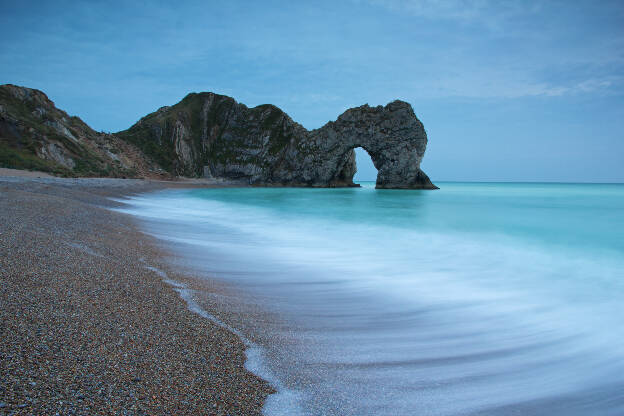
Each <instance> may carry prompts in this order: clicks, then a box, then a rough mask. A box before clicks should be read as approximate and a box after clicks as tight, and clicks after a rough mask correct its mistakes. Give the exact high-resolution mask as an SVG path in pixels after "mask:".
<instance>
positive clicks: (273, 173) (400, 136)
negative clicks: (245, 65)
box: [117, 93, 436, 189]
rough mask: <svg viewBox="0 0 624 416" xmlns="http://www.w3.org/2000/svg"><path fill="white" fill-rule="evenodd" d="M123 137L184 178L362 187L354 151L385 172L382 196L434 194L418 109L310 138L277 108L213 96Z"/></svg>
mask: <svg viewBox="0 0 624 416" xmlns="http://www.w3.org/2000/svg"><path fill="white" fill-rule="evenodd" d="M117 135H118V136H119V137H120V138H122V139H124V140H127V141H128V142H130V143H133V144H135V145H136V146H137V147H139V148H141V149H142V150H143V151H144V152H145V153H146V154H148V155H150V156H151V157H152V158H154V160H156V161H157V162H158V163H160V164H161V166H163V168H165V169H166V170H169V171H171V172H172V173H174V174H176V175H182V176H213V177H218V178H227V179H239V180H243V181H245V182H248V183H250V184H252V185H265V186H313V187H339V186H355V184H354V183H353V175H354V174H355V172H356V164H355V153H354V148H356V147H362V148H364V149H365V150H366V151H367V152H368V153H369V154H370V156H371V159H372V160H373V164H374V165H375V167H376V168H377V170H378V176H377V187H378V188H403V189H435V188H436V187H435V185H433V184H432V183H431V181H430V180H429V178H428V177H427V175H426V174H425V173H424V172H423V171H422V170H421V169H420V162H421V160H422V158H423V156H424V154H425V149H426V146H427V134H426V132H425V129H424V127H423V125H422V123H421V122H420V121H419V120H418V118H417V117H416V115H415V114H414V111H413V110H412V107H411V106H410V105H409V104H408V103H406V102H402V101H394V102H392V103H390V104H388V105H386V106H385V107H382V106H378V107H369V106H368V105H364V106H361V107H357V108H352V109H350V110H347V111H346V112H345V113H343V114H342V115H341V116H340V117H338V119H337V120H336V121H333V122H329V123H327V124H326V125H325V126H323V127H321V128H320V129H316V130H311V131H308V130H306V129H305V128H304V127H303V126H301V125H300V124H298V123H296V122H294V121H293V120H292V119H291V118H290V117H289V116H288V115H287V114H286V113H284V112H283V111H282V110H280V109H279V108H277V107H275V106H273V105H261V106H258V107H254V108H248V107H247V106H245V105H243V104H240V103H237V102H236V101H235V100H234V99H232V98H230V97H227V96H223V95H218V94H213V93H200V94H189V95H188V96H186V97H185V98H184V99H183V100H182V101H181V102H180V103H178V104H176V105H174V106H171V107H162V108H161V109H159V110H158V111H156V112H155V113H152V114H150V115H148V116H146V117H144V118H142V119H141V120H139V122H137V123H136V124H135V125H134V126H132V127H131V128H130V129H128V130H125V131H122V132H119V133H117Z"/></svg>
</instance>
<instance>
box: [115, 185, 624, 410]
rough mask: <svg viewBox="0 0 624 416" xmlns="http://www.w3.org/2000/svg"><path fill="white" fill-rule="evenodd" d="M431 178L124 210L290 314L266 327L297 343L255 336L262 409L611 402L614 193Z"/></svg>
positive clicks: (216, 193)
mask: <svg viewBox="0 0 624 416" xmlns="http://www.w3.org/2000/svg"><path fill="white" fill-rule="evenodd" d="M449 188H450V189H449V190H448V191H444V188H443V189H442V190H441V191H437V192H436V193H426V194H423V193H409V192H408V193H400V192H399V193H392V192H383V191H382V192H376V191H374V190H371V189H362V190H348V191H343V190H288V189H247V190H235V189H232V190H210V191H184V192H179V191H178V192H164V193H159V194H152V195H148V196H140V197H136V198H133V199H132V200H131V201H130V204H131V207H130V208H128V209H127V210H126V212H130V213H133V214H134V215H137V216H140V217H141V218H143V219H144V220H145V224H146V230H148V232H150V233H152V234H153V235H156V236H157V237H159V238H162V239H163V240H166V241H169V242H170V243H171V246H172V247H173V248H174V249H175V247H184V250H183V252H182V250H180V254H181V255H183V256H184V257H185V258H186V259H187V260H188V261H189V262H190V263H192V264H193V265H194V266H195V267H197V268H199V269H201V270H202V271H204V272H207V273H210V274H212V275H216V276H218V277H220V278H222V279H224V280H227V281H230V282H233V283H235V284H237V285H241V286H243V287H246V288H247V289H248V290H249V291H251V292H253V293H254V294H255V295H256V296H257V299H259V300H260V301H261V302H262V299H264V303H265V304H266V306H267V307H268V308H272V309H274V310H276V311H277V312H279V313H280V314H281V316H283V317H285V319H287V320H288V321H289V322H291V324H290V326H289V327H288V328H287V329H284V328H283V327H282V326H279V325H275V326H271V325H270V324H267V329H266V330H267V331H269V332H271V339H280V337H281V338H283V339H285V340H289V339H291V338H294V339H295V340H299V341H301V342H284V343H278V344H276V345H267V346H266V348H267V350H266V351H265V352H266V354H265V355H266V359H267V366H268V367H270V368H271V370H272V372H273V373H272V376H271V377H274V380H273V382H274V383H281V384H280V385H281V390H280V391H281V392H282V394H281V396H275V397H271V398H270V399H269V401H268V402H267V405H266V408H265V413H266V414H267V415H279V414H293V412H295V410H294V407H295V403H296V404H297V405H298V406H300V407H301V408H300V409H299V411H301V412H303V413H304V414H313V415H314V414H318V415H322V414H332V412H333V413H335V414H353V415H355V414H379V415H385V414H388V415H411V414H415V413H416V414H421V415H466V414H472V413H475V414H483V415H490V414H491V415H499V414H513V413H514V412H516V413H518V412H520V413H522V414H529V415H541V414H544V415H546V414H547V415H558V414H561V415H584V414H602V415H619V414H622V413H623V412H624V393H623V392H624V377H623V376H622V374H624V350H623V349H622V345H623V343H624V335H623V334H624V323H623V322H622V321H621V319H620V317H621V315H622V313H623V312H624V306H623V302H622V298H623V297H624V279H622V276H623V275H624V255H623V250H622V249H623V246H622V243H621V239H622V240H624V235H623V232H624V231H623V230H624V227H622V225H624V219H623V218H622V212H623V211H622V210H621V209H623V208H624V204H623V201H624V188H608V187H607V188H604V190H602V191H601V189H602V188H600V189H596V188H595V187H585V188H583V187H580V188H578V187H566V186H558V185H552V186H550V187H549V186H541V185H540V186H539V187H537V186H536V187H533V188H532V187H530V186H525V187H514V186H511V185H510V186H502V185H501V186H494V185H487V186H483V187H481V188H479V187H477V186H473V185H466V186H463V187H462V186H459V185H457V186H455V188H453V187H452V186H449ZM445 192H446V193H445ZM581 220H582V221H581Z"/></svg>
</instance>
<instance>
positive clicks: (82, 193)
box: [0, 172, 272, 415]
mask: <svg viewBox="0 0 624 416" xmlns="http://www.w3.org/2000/svg"><path fill="white" fill-rule="evenodd" d="M3 173H4V174H6V172H3ZM30 176H33V175H30ZM191 185H192V186H198V185H197V184H194V185H193V184H191ZM175 186H188V184H179V183H175V182H174V183H164V182H154V181H147V180H126V179H61V178H46V177H40V178H37V177H25V176H22V177H17V176H16V175H12V176H0V283H1V284H0V316H1V317H0V322H1V324H0V339H1V340H2V342H0V414H6V415H30V414H46V415H91V414H111V415H113V414H115V415H165V414H166V415H171V414H175V415H186V414H189V415H190V414H192V415H202V414H206V415H257V414H261V409H262V406H263V403H264V401H265V399H266V397H267V395H268V394H270V393H272V388H271V387H270V386H269V385H268V384H267V383H266V382H265V381H263V380H261V379H260V378H258V377H257V376H255V375H254V374H252V373H250V372H248V371H247V370H246V369H245V368H244V362H245V346H244V344H243V343H242V342H241V340H240V339H239V338H238V337H237V336H236V335H235V334H233V333H231V332H229V331H228V330H227V329H226V328H223V327H220V326H218V325H216V324H215V323H213V322H211V321H210V320H207V319H204V318H202V317H200V316H198V315H197V314H194V313H193V312H191V311H189V309H188V308H187V305H186V303H185V302H184V300H182V299H181V298H180V296H179V295H178V293H177V292H176V291H175V290H174V289H175V288H173V287H172V286H170V285H169V284H167V283H166V282H165V281H164V280H163V278H162V273H166V274H167V276H169V277H170V278H171V279H175V280H184V279H188V276H181V275H178V274H177V273H176V270H171V266H170V265H168V264H166V262H164V261H163V258H164V257H165V256H166V253H163V252H162V250H163V248H161V247H159V246H158V245H157V244H155V242H154V241H153V240H152V239H151V238H150V237H149V236H147V235H145V234H143V233H141V232H140V231H139V230H138V228H137V226H136V224H135V223H134V222H133V221H134V220H133V219H132V218H130V217H129V216H126V215H124V214H121V213H117V212H113V211H111V210H110V209H109V208H111V207H115V206H119V205H120V203H119V202H115V201H114V200H112V199H110V198H111V197H113V198H116V199H119V198H123V197H124V196H126V195H131V194H136V193H142V192H149V191H154V190H159V189H163V188H167V187H175Z"/></svg>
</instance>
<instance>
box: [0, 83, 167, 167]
mask: <svg viewBox="0 0 624 416" xmlns="http://www.w3.org/2000/svg"><path fill="white" fill-rule="evenodd" d="M0 167H7V168H15V169H28V170H40V171H44V172H50V173H54V174H57V175H62V176H112V177H154V176H159V175H162V174H163V173H165V172H162V170H161V169H160V167H159V166H158V165H157V164H155V163H154V162H152V161H151V159H150V158H149V157H148V156H146V155H145V154H143V152H141V151H140V150H139V149H138V148H137V147H136V146H134V145H132V144H130V143H128V142H126V141H124V140H121V139H120V138H118V137H116V136H113V135H110V134H105V133H98V132H96V131H94V130H93V129H92V128H91V127H89V126H88V125H87V124H86V123H84V122H83V121H82V120H81V119H79V118H78V117H70V116H69V115H67V113H66V112H64V111H62V110H59V109H57V108H56V107H55V105H54V103H53V102H52V101H50V100H49V99H48V97H47V96H46V95H45V94H44V93H43V92H41V91H39V90H34V89H31V88H25V87H18V86H15V85H10V84H7V85H0Z"/></svg>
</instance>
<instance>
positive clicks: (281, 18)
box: [0, 0, 624, 182]
mask: <svg viewBox="0 0 624 416" xmlns="http://www.w3.org/2000/svg"><path fill="white" fill-rule="evenodd" d="M0 1H1V5H0V7H1V9H2V13H1V14H0V36H1V39H2V40H1V41H0V42H1V45H2V46H1V47H0V83H13V84H18V85H24V86H28V87H32V88H38V89H41V90H43V91H44V92H46V93H47V94H48V96H49V97H50V98H51V99H52V100H53V101H55V103H56V104H57V106H58V107H60V108H62V109H64V110H66V111H68V112H69V113H70V114H75V115H79V116H80V117H81V118H83V120H85V121H86V122H87V123H89V124H90V125H91V126H92V127H94V128H95V129H97V130H105V131H118V130H122V129H125V128H127V127H129V126H130V125H132V124H133V123H134V122H135V121H137V120H138V119H139V118H140V117H142V116H144V115H145V114H147V113H150V112H152V111H154V110H156V109H157V108H158V107H160V106H163V105H170V104H174V103H176V102H177V101H179V100H180V99H181V98H183V97H184V96H185V95H186V94H187V93H189V92H192V91H196V92H197V91H214V92H217V93H221V94H227V95H230V96H233V97H234V98H236V99H237V100H238V101H240V102H243V103H245V104H247V105H249V106H255V105H258V104H263V103H272V104H275V105H277V106H279V107H281V108H282V109H283V110H285V111H286V112H287V113H288V114H290V116H291V117H292V118H293V119H295V120H296V121H298V122H300V123H302V124H303V125H304V126H305V127H307V128H316V127H320V126H321V125H323V124H324V123H325V122H327V121H329V120H333V119H335V118H336V117H337V116H338V115H339V114H340V113H342V112H343V111H344V110H346V109H347V108H349V107H353V106H357V105H361V104H364V103H369V104H370V105H379V104H386V103H388V102H389V101H392V100H394V99H397V98H398V99H402V100H405V101H408V102H410V103H411V104H412V106H413V107H414V110H415V112H416V114H417V115H418V117H419V118H420V119H421V121H423V123H424V125H425V128H426V129H427V132H428V136H429V146H428V149H427V154H426V155H425V159H424V161H423V165H422V166H423V168H424V170H425V171H426V172H427V173H428V174H429V176H430V177H431V178H432V179H433V180H434V181H436V180H437V181H441V180H476V181H479V180H494V181H586V182H613V181H615V182H624V140H623V139H624V133H623V132H624V2H622V1H608V0H604V1H600V2H594V1H519V0H518V1H488V0H481V1H467V0H464V1H462V0H449V1H434V0H428V1H417V0H402V1H401V0H397V1H393V0H377V1H376V0H371V1H365V0H359V1H356V0H353V1H344V2H332V1H328V2H325V1H315V2H293V1H280V2H276V1H269V0H267V1H262V2H257V1H249V2H243V1H240V2H237V1H198V2H190V1H189V2H186V1H184V2H140V1H132V2H131V1H128V2H119V3H114V2H104V1H102V2H97V1H90V2H86V1H85V2H65V1H60V0H58V1H54V2H49V1H45V2H30V1H27V0H24V1H19V2H18V1H10V2H9V1H6V0H0ZM358 156H361V154H360V155H358ZM366 162H368V163H364V162H361V163H360V172H359V173H358V176H359V178H360V179H373V178H374V174H375V173H374V171H373V169H372V168H371V164H370V162H369V161H366Z"/></svg>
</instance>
